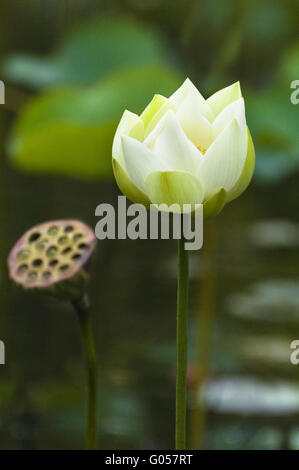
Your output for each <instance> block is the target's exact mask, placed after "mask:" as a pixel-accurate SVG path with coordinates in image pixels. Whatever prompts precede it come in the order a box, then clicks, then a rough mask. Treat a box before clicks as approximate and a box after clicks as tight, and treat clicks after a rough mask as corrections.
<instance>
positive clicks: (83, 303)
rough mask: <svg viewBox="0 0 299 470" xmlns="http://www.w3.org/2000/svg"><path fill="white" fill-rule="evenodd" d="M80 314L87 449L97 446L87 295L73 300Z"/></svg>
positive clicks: (93, 359)
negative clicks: (85, 398) (86, 391)
mask: <svg viewBox="0 0 299 470" xmlns="http://www.w3.org/2000/svg"><path fill="white" fill-rule="evenodd" d="M73 307H74V309H75V311H76V312H77V314H78V318H79V323H80V329H81V336H82V343H83V350H84V355H85V361H86V368H87V379H88V397H87V414H86V449H87V450H95V449H96V448H97V358H96V350H95V341H94V333H93V327H92V322H91V315H90V311H89V301H88V298H87V296H84V297H82V298H81V299H79V300H78V301H75V302H73Z"/></svg>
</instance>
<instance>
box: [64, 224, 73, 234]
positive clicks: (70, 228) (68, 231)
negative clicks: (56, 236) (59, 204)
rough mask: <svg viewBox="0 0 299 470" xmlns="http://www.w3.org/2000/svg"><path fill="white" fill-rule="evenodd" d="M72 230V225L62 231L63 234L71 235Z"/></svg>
mask: <svg viewBox="0 0 299 470" xmlns="http://www.w3.org/2000/svg"><path fill="white" fill-rule="evenodd" d="M73 230H74V227H73V226H72V225H68V226H67V227H65V229H64V231H65V233H71V232H72V231H73Z"/></svg>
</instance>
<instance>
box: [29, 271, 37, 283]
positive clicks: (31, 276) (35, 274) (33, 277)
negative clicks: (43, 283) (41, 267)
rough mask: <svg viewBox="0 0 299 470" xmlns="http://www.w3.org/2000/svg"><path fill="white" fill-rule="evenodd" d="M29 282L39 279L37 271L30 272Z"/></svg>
mask: <svg viewBox="0 0 299 470" xmlns="http://www.w3.org/2000/svg"><path fill="white" fill-rule="evenodd" d="M27 277H28V279H29V281H34V280H35V279H36V278H37V272H36V271H30V272H29V273H28V275H27Z"/></svg>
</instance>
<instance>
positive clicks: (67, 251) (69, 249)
mask: <svg viewBox="0 0 299 470" xmlns="http://www.w3.org/2000/svg"><path fill="white" fill-rule="evenodd" d="M70 251H72V249H71V247H70V246H68V247H67V248H65V249H64V250H62V252H61V254H62V255H66V254H67V253H69V252H70Z"/></svg>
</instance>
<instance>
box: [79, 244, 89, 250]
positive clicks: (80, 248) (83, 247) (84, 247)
mask: <svg viewBox="0 0 299 470" xmlns="http://www.w3.org/2000/svg"><path fill="white" fill-rule="evenodd" d="M78 248H79V250H86V248H88V245H87V243H80V245H78Z"/></svg>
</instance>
